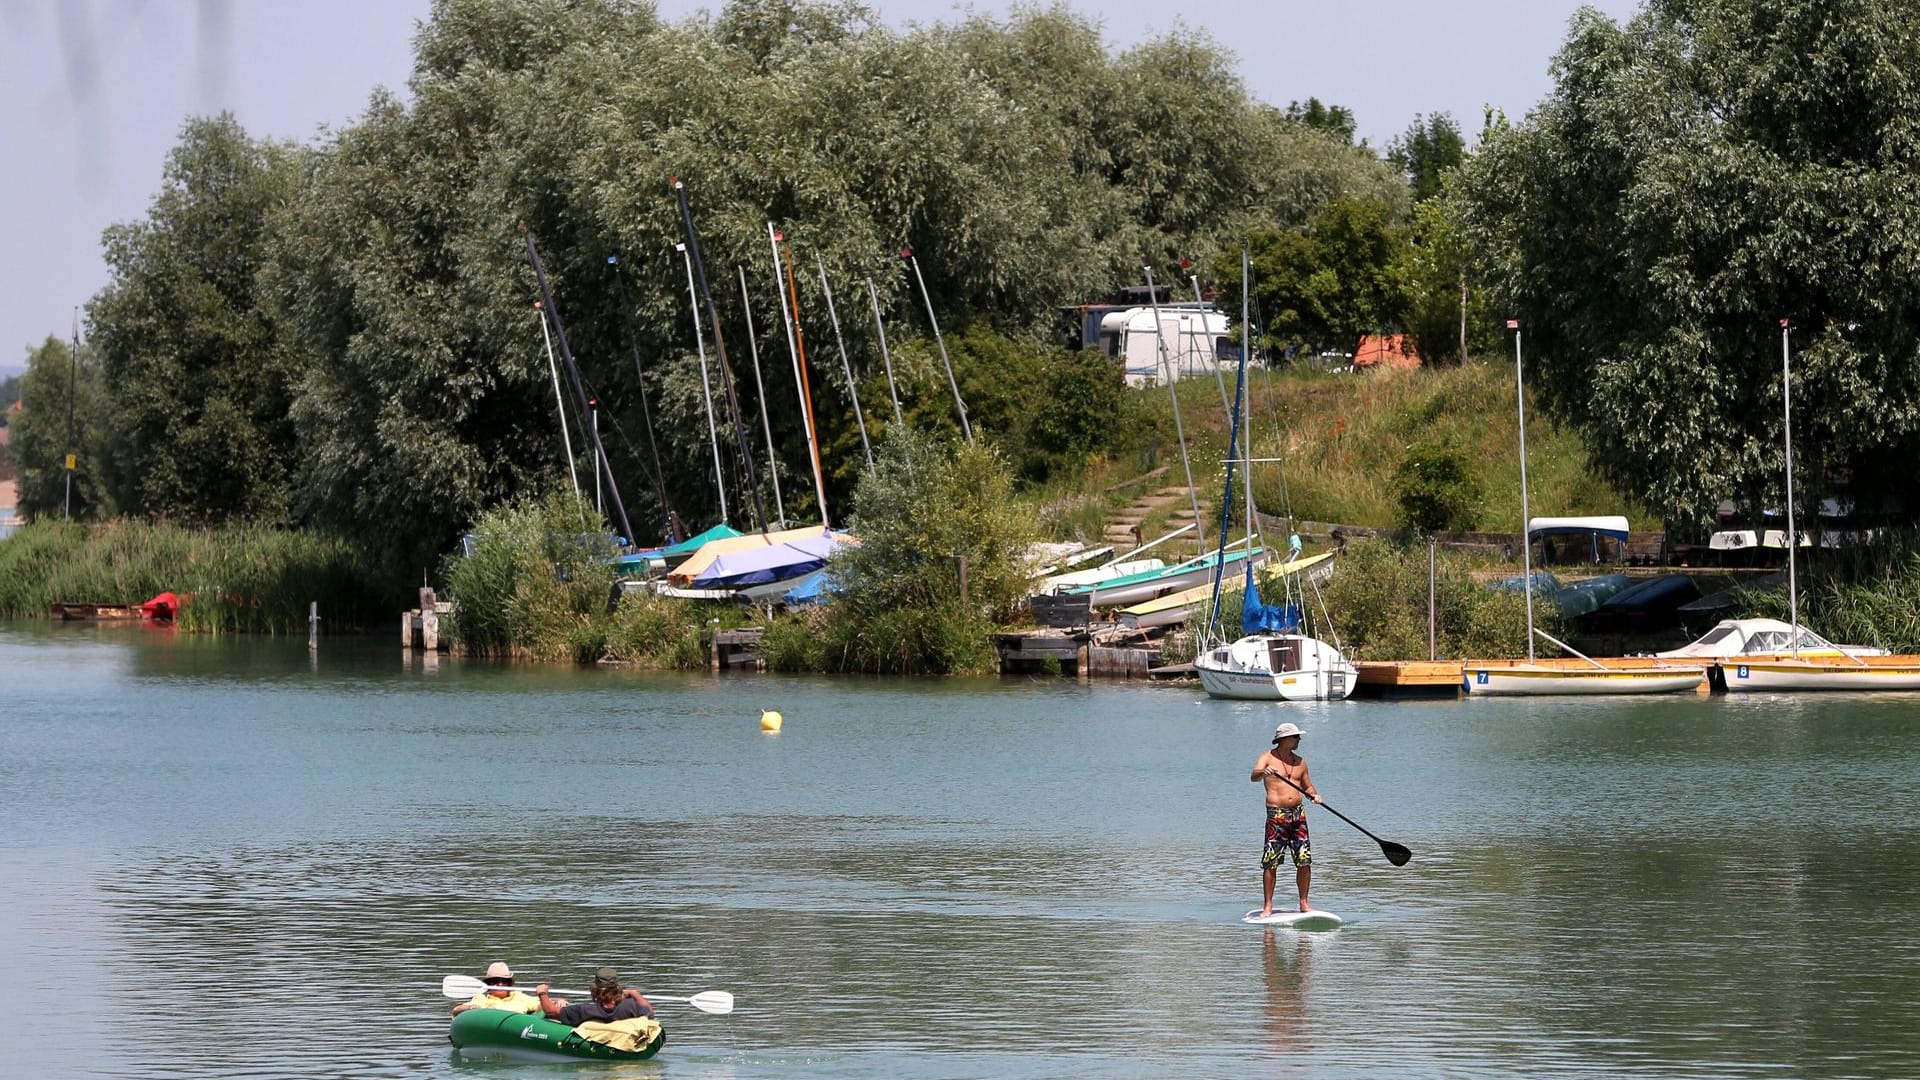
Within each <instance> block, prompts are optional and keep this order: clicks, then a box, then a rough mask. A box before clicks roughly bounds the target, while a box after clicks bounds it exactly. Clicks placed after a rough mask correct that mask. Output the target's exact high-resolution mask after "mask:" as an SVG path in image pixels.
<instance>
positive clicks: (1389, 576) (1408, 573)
mask: <svg viewBox="0 0 1920 1080" xmlns="http://www.w3.org/2000/svg"><path fill="white" fill-rule="evenodd" d="M1468 565H1469V564H1468V563H1467V562H1466V561H1465V560H1460V559H1457V558H1455V557H1454V556H1452V555H1450V554H1443V555H1441V557H1440V559H1439V563H1438V567H1437V573H1436V577H1435V582H1434V609H1435V624H1436V625H1435V647H1436V650H1437V653H1438V655H1439V656H1441V657H1453V658H1466V657H1480V658H1489V657H1512V656H1525V655H1527V615H1526V596H1525V595H1524V594H1522V593H1518V592H1495V591H1494V590H1492V589H1489V588H1487V587H1486V586H1485V585H1482V584H1479V583H1478V582H1476V581H1474V580H1473V578H1472V577H1471V576H1470V574H1469V572H1468ZM1321 589H1322V592H1323V594H1324V595H1325V597H1326V602H1327V610H1328V612H1329V615H1330V617H1331V618H1332V620H1333V625H1334V628H1335V629H1337V630H1338V631H1339V635H1340V639H1341V641H1342V643H1343V644H1344V645H1345V646H1346V651H1347V655H1348V656H1349V657H1350V658H1352V659H1358V660H1411V659H1419V658H1424V657H1425V656H1426V655H1427V549H1426V546H1425V545H1419V546H1415V547H1402V546H1396V545H1394V544H1391V543H1389V542H1387V541H1384V540H1378V539H1372V538H1368V539H1362V540H1356V541H1354V542H1353V543H1350V544H1348V545H1347V548H1346V550H1345V551H1344V552H1342V553H1341V555H1340V558H1339V560H1338V568H1337V569H1336V570H1335V571H1334V573H1333V576H1332V577H1331V578H1329V579H1328V580H1327V582H1326V584H1324V585H1323V586H1321ZM1543 599H1544V600H1545V602H1544V603H1543V602H1542V601H1543ZM1558 615H1559V608H1558V607H1557V606H1556V605H1555V604H1554V603H1553V602H1552V601H1551V598H1542V597H1539V596H1536V597H1535V598H1534V623H1535V625H1536V626H1538V627H1539V628H1540V629H1542V630H1545V631H1546V632H1547V633H1549V634H1557V633H1558V631H1559V621H1558Z"/></svg>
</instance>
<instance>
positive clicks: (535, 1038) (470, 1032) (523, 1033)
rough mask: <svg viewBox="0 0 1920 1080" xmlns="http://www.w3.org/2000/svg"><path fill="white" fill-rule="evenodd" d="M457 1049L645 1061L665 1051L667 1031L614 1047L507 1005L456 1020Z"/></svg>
mask: <svg viewBox="0 0 1920 1080" xmlns="http://www.w3.org/2000/svg"><path fill="white" fill-rule="evenodd" d="M447 1038H448V1039H449V1040H451V1041H452V1042H453V1045H454V1049H455V1050H457V1051H458V1052H459V1054H460V1056H461V1057H463V1058H478V1059H481V1060H486V1059H489V1058H492V1059H499V1060H506V1061H527V1062H549V1063H551V1062H557V1061H561V1060H565V1059H568V1058H571V1059H574V1060H577V1061H645V1060H647V1059H648V1058H650V1057H652V1056H653V1055H655V1054H657V1053H659V1052H660V1046H661V1044H662V1043H665V1042H666V1041H667V1031H666V1029H665V1028H661V1029H660V1034H658V1035H656V1036H654V1039H653V1041H652V1042H650V1043H648V1044H647V1045H646V1047H645V1048H644V1049H640V1050H615V1049H614V1048H613V1047H611V1046H602V1045H601V1044H599V1043H597V1042H594V1041H592V1040H591V1039H583V1038H581V1037H580V1034H579V1033H578V1032H576V1031H574V1030H573V1029H572V1028H570V1027H568V1026H567V1025H565V1024H562V1023H559V1022H557V1021H553V1020H549V1019H547V1018H546V1017H544V1016H533V1015H529V1014H527V1013H515V1012H507V1011H506V1010H505V1009H468V1010H467V1011H466V1012H463V1013H461V1014H460V1015H458V1016H456V1017H454V1018H453V1030H452V1031H450V1032H448V1033H447Z"/></svg>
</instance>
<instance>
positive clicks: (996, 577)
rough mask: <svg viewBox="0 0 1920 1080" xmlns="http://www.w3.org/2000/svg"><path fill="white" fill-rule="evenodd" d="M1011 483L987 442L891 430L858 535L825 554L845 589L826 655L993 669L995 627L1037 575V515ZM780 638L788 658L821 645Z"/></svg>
mask: <svg viewBox="0 0 1920 1080" xmlns="http://www.w3.org/2000/svg"><path fill="white" fill-rule="evenodd" d="M1012 484H1013V478H1012V475H1011V473H1010V472H1009V471H1008V469H1007V466H1006V463H1005V462H1004V460H1002V459H1001V457H1000V456H999V455H998V454H997V453H996V452H994V451H993V450H992V449H990V448H989V447H987V446H986V445H985V444H984V443H983V444H972V445H969V444H954V443H951V442H945V441H942V440H940V439H938V438H936V437H934V436H931V435H927V434H924V433H921V432H918V431H912V430H902V431H894V432H889V433H888V435H887V439H886V441H885V442H884V443H883V444H882V446H881V447H880V454H879V458H878V460H877V462H876V463H875V465H874V467H873V468H872V469H869V470H868V471H867V472H866V473H865V475H864V476H863V477H862V478H861V481H860V486H859V488H857V489H856V490H855V492H854V513H853V522H852V530H853V532H854V534H855V535H857V536H859V537H860V544H859V545H858V546H851V547H848V548H845V549H842V550H841V551H839V552H836V553H835V555H834V557H833V558H832V559H831V560H830V561H829V563H828V572H829V573H830V574H831V575H832V576H833V578H834V580H835V581H836V582H837V583H838V584H839V586H840V588H841V592H840V595H839V596H838V597H836V598H835V600H834V602H833V603H832V604H831V605H829V606H828V607H827V609H826V614H825V615H823V616H820V620H821V622H820V624H819V626H818V634H819V638H820V645H819V650H818V655H819V656H820V663H819V665H818V666H819V667H820V668H822V669H825V670H830V671H864V672H874V673H888V674H904V673H910V672H922V673H928V674H951V673H957V672H969V671H991V670H993V667H994V654H993V648H992V643H991V635H992V632H993V629H994V627H995V626H996V625H997V624H1000V623H1003V622H1006V621H1009V620H1011V619H1013V618H1014V617H1015V616H1016V614H1017V613H1018V612H1020V611H1021V610H1022V608H1023V607H1024V605H1025V603H1026V598H1027V595H1028V593H1029V591H1030V590H1031V588H1032V585H1033V582H1032V579H1031V578H1030V576H1029V568H1028V565H1027V560H1026V552H1027V545H1028V543H1029V542H1030V541H1031V540H1032V538H1033V522H1032V519H1031V516H1030V515H1029V514H1028V513H1026V512H1025V511H1024V509H1023V508H1022V507H1021V506H1020V505H1019V504H1018V503H1016V502H1015V501H1014V499H1013V493H1012ZM962 566H964V567H965V572H966V579H967V588H966V598H965V600H964V602H963V601H962V598H961V595H960V594H961V589H960V573H961V568H962ZM783 633H784V632H783ZM777 640H778V641H779V642H780V645H779V648H780V650H781V651H780V656H781V662H782V663H783V664H792V663H797V662H799V658H801V657H809V656H812V655H814V654H813V652H812V650H811V649H810V648H808V647H804V646H801V645H800V644H798V643H794V642H791V641H788V640H786V639H784V638H777ZM763 646H764V643H763Z"/></svg>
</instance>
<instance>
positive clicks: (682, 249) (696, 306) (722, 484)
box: [673, 244, 727, 525]
mask: <svg viewBox="0 0 1920 1080" xmlns="http://www.w3.org/2000/svg"><path fill="white" fill-rule="evenodd" d="M673 249H674V250H675V251H678V252H679V253H680V261H681V262H684V263H686V264H687V302H688V303H689V304H691V305H692V306H693V341H694V346H695V347H696V348H697V349H699V351H700V396H701V398H702V399H703V400H704V401H705V402H706V403H707V439H708V440H709V441H710V442H711V443H712V444H713V482H714V483H715V484H716V485H718V486H719V489H720V523H721V524H723V525H724V524H726V522H727V480H726V477H725V476H724V475H722V470H721V467H720V429H719V427H718V426H717V425H716V424H715V423H714V422H713V384H712V383H711V382H709V381H708V379H707V335H706V331H704V330H702V329H700V296H699V294H698V293H696V292H694V290H693V256H691V255H689V254H687V245H685V244H675V245H673Z"/></svg>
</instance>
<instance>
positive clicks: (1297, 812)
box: [1248, 723, 1320, 918]
mask: <svg viewBox="0 0 1920 1080" xmlns="http://www.w3.org/2000/svg"><path fill="white" fill-rule="evenodd" d="M1301 734H1302V733H1301V731H1300V728H1299V726H1298V725H1297V724H1292V723H1286V724H1281V725H1280V726H1279V727H1277V728H1275V729H1274V731H1273V749H1271V750H1268V751H1267V752H1265V753H1263V754H1261V755H1260V757H1259V760H1257V761H1255V762H1254V763H1253V775H1252V776H1250V777H1248V779H1250V780H1253V781H1256V782H1259V783H1264V784H1265V785H1266V789H1267V831H1266V843H1265V845H1264V846H1263V847H1262V848H1261V849H1260V870H1261V875H1260V882H1261V905H1260V917H1261V918H1265V917H1267V916H1268V915H1271V914H1273V883H1274V879H1275V878H1277V877H1278V876H1279V873H1280V860H1281V859H1282V858H1283V857H1285V856H1287V855H1292V857H1293V866H1294V874H1293V876H1294V880H1295V881H1296V882H1297V883H1298V884H1299V887H1300V910H1301V911H1312V910H1313V909H1312V908H1310V907H1308V906H1307V884H1308V882H1309V881H1310V880H1311V879H1312V878H1313V845H1312V844H1311V843H1310V842H1308V840H1307V812H1306V807H1305V805H1304V803H1303V801H1302V796H1303V795H1304V796H1305V798H1308V799H1312V800H1313V801H1314V802H1316V803H1317V802H1319V801H1320V792H1319V790H1318V789H1316V788H1315V787H1314V786H1313V780H1312V779H1311V778H1310V777H1308V776H1307V759H1306V758H1303V757H1301V756H1300V755H1299V754H1296V753H1294V752H1293V751H1294V748H1295V747H1298V746H1299V745H1300V736H1301ZM1289 781H1291V783H1289Z"/></svg>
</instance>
